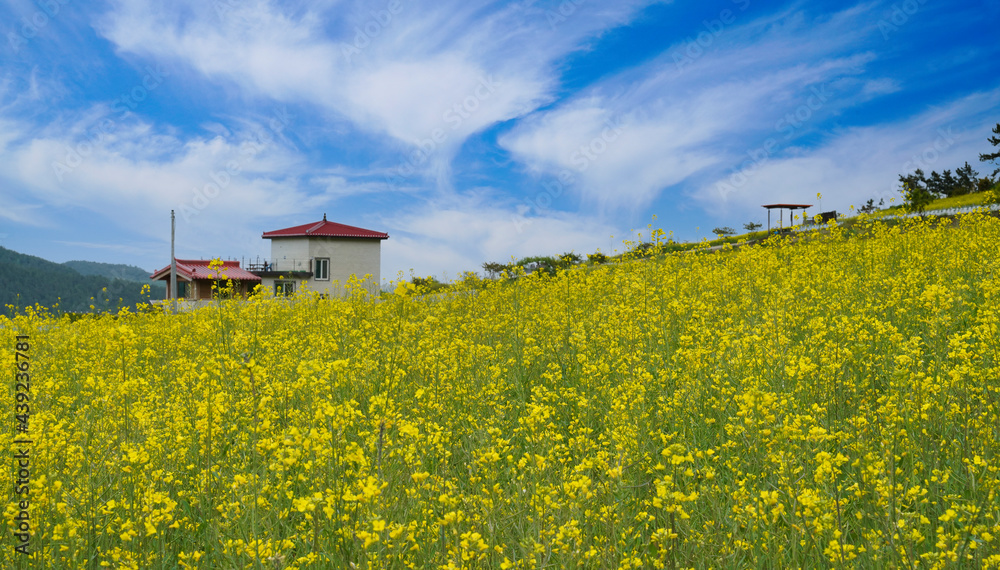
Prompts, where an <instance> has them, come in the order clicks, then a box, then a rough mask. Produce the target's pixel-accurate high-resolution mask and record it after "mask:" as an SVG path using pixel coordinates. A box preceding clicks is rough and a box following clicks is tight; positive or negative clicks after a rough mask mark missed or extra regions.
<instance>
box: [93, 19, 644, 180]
mask: <svg viewBox="0 0 1000 570" xmlns="http://www.w3.org/2000/svg"><path fill="white" fill-rule="evenodd" d="M650 3H654V2H653V1H652V0H642V1H638V0H633V1H630V2H622V3H616V4H615V5H614V6H613V7H602V8H601V9H600V10H597V8H596V6H595V7H590V6H580V7H574V9H573V10H572V13H570V14H568V15H567V16H565V17H563V18H562V21H561V22H559V23H558V30H556V29H552V24H550V19H551V18H550V15H549V14H548V12H551V10H548V11H546V10H545V9H542V8H540V7H535V6H533V4H534V3H533V2H525V3H522V4H514V5H503V4H500V3H489V2H479V3H468V2H457V1H456V2H448V3H444V4H442V3H431V2H417V1H416V0H412V1H409V2H405V1H402V0H401V2H400V3H399V4H398V10H395V13H394V14H390V13H389V12H388V11H387V10H386V9H384V8H383V6H375V7H374V9H373V7H372V5H371V4H370V3H364V2H360V1H358V2H348V3H345V2H342V3H338V4H337V5H336V6H335V7H333V8H331V9H329V10H323V9H321V8H320V7H317V6H312V7H311V8H310V9H309V10H304V11H303V10H292V9H287V8H286V9H281V8H278V7H277V6H275V5H274V4H273V3H270V2H264V1H261V2H256V3H253V4H251V5H248V6H245V7H243V6H241V7H233V8H232V9H231V10H227V11H226V13H225V14H223V15H222V16H221V17H220V16H219V15H218V14H216V13H215V11H214V10H213V9H212V8H211V6H210V4H209V3H181V4H182V5H183V8H181V7H180V6H178V5H176V4H175V3H170V4H158V3H154V2H152V1H151V0H119V1H118V2H115V7H114V9H113V10H112V11H110V12H109V13H108V14H107V15H106V17H105V18H104V19H103V20H102V23H101V25H100V26H99V29H100V30H101V31H102V33H103V34H104V35H105V36H106V37H107V38H108V39H109V40H111V41H112V42H114V43H115V45H116V46H117V47H118V49H119V50H121V51H125V52H132V53H138V54H141V55H145V56H150V57H153V58H155V59H157V60H158V61H166V62H181V63H183V64H185V65H188V66H190V67H191V68H193V69H194V70H196V71H197V72H198V73H200V74H202V75H204V76H206V77H209V78H223V79H227V80H230V81H233V82H235V84H237V85H238V86H239V87H240V88H241V89H243V90H246V91H249V92H252V93H257V94H259V95H262V96H264V97H268V98H271V99H274V100H279V101H286V102H306V103H310V104H314V105H318V106H319V107H321V108H325V109H327V110H328V111H330V112H331V113H332V114H333V115H334V116H342V117H348V118H349V119H350V120H351V121H353V122H354V123H355V124H357V125H359V126H361V127H362V128H364V129H367V130H368V131H370V132H379V133H385V134H387V135H389V136H391V137H393V138H394V139H395V140H396V141H397V144H400V143H401V144H402V145H407V146H412V147H413V148H417V149H419V148H420V145H421V144H424V145H425V146H426V141H428V140H432V141H434V145H433V146H434V150H433V151H430V152H429V153H428V154H430V155H432V156H430V157H426V156H425V157H423V159H422V160H420V161H419V163H415V164H414V165H415V166H417V167H418V170H423V169H426V170H429V171H431V172H441V171H442V170H443V169H446V168H447V166H446V165H447V163H448V162H449V161H450V160H451V158H452V156H453V155H454V152H455V151H456V150H457V148H458V147H459V146H460V145H461V143H462V142H463V141H464V140H465V139H466V138H467V137H468V136H469V135H470V134H472V133H474V132H477V131H479V130H481V129H483V128H485V127H487V126H489V125H492V124H495V123H497V122H500V121H505V120H508V119H511V118H514V117H518V116H521V115H523V114H524V113H526V112H529V111H530V110H532V109H534V108H535V107H537V106H538V105H539V104H541V103H544V102H547V101H550V100H551V97H552V92H553V91H554V89H555V88H556V83H555V82H554V80H553V78H552V74H551V71H552V66H553V65H554V62H555V61H556V60H558V59H559V58H560V57H562V56H564V55H566V54H567V53H569V52H571V51H573V50H575V49H579V47H580V43H581V42H582V41H584V40H585V39H587V38H589V37H592V36H593V35H595V34H597V33H599V32H600V31H601V30H603V29H606V28H607V27H613V26H617V25H620V24H622V23H624V22H626V21H628V19H629V18H630V17H632V16H633V15H634V14H635V13H636V12H637V11H638V10H640V9H641V8H643V7H644V6H645V5H647V4H650ZM216 4H218V3H216ZM227 6H228V5H227ZM387 6H388V4H387ZM573 6H575V5H573ZM182 14H186V16H182ZM336 29H340V30H341V32H340V33H339V35H337V34H333V35H331V34H330V30H336ZM445 38H446V39H445ZM526 44H530V45H531V49H527V50H526V49H524V46H525V45H526ZM435 135H437V136H435ZM435 139H437V140H435ZM409 162H411V163H414V161H412V160H411V161H409Z"/></svg>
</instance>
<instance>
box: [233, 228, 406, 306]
mask: <svg viewBox="0 0 1000 570" xmlns="http://www.w3.org/2000/svg"><path fill="white" fill-rule="evenodd" d="M262 237H263V238H264V239H269V240H271V259H269V260H267V261H265V262H263V263H255V264H252V265H251V266H250V268H249V269H250V270H251V271H252V272H253V273H254V274H255V275H258V276H259V277H260V278H261V285H262V286H263V287H265V288H270V289H272V290H273V291H274V292H275V294H278V295H282V294H284V295H290V294H292V293H294V292H295V291H296V290H297V289H298V288H299V287H300V286H302V285H303V284H305V285H306V287H308V289H309V290H310V291H318V292H320V293H323V294H326V295H330V296H333V295H341V294H342V293H343V291H344V286H345V285H346V284H347V282H348V280H349V279H350V277H351V276H352V275H354V276H356V277H357V279H358V280H359V281H360V280H365V283H366V287H367V288H368V290H369V291H370V292H371V293H372V294H375V293H377V292H378V291H379V288H380V286H381V282H382V279H381V275H380V271H379V269H380V266H381V263H382V240H384V239H389V234H386V233H383V232H376V231H372V230H366V229H364V228H357V227H354V226H348V225H344V224H338V223H336V222H330V221H327V219H326V214H323V220H322V221H319V222H313V223H311V224H303V225H301V226H295V227H291V228H285V229H283V230H274V231H271V232H264V234H263V236H262Z"/></svg>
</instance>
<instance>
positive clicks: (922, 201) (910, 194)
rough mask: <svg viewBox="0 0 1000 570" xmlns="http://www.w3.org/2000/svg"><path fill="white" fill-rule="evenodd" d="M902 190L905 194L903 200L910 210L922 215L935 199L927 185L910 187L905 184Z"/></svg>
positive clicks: (907, 209)
mask: <svg viewBox="0 0 1000 570" xmlns="http://www.w3.org/2000/svg"><path fill="white" fill-rule="evenodd" d="M900 192H901V193H902V194H903V202H904V203H905V205H906V211H908V212H912V213H916V214H921V215H922V214H923V213H924V210H926V209H927V206H928V205H929V204H930V203H931V202H933V201H934V195H933V194H931V192H930V190H929V189H927V188H925V187H921V186H916V187H910V186H909V185H906V184H904V185H903V188H902V190H901V191H900Z"/></svg>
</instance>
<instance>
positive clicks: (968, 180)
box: [955, 162, 979, 194]
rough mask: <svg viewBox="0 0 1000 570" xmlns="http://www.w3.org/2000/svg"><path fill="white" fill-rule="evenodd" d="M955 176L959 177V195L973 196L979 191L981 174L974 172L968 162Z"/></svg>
mask: <svg viewBox="0 0 1000 570" xmlns="http://www.w3.org/2000/svg"><path fill="white" fill-rule="evenodd" d="M955 174H956V175H957V182H958V193H959V194H972V193H973V192H975V191H976V190H977V182H978V178H979V173H978V172H976V171H975V170H973V169H972V167H971V166H969V163H968V162H966V163H965V166H963V167H961V168H957V169H956V170H955Z"/></svg>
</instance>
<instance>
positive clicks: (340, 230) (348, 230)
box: [261, 214, 389, 239]
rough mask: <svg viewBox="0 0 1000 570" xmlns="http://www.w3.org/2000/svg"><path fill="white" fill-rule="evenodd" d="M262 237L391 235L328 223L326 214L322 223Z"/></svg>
mask: <svg viewBox="0 0 1000 570" xmlns="http://www.w3.org/2000/svg"><path fill="white" fill-rule="evenodd" d="M261 237H263V238H264V239H272V238H286V237H340V238H358V239H389V234H387V233H383V232H376V231H372V230H366V229H364V228H356V227H354V226H348V225H345V224H338V223H337V222H328V221H327V219H326V214H323V220H322V221H319V222H313V223H311V224H302V225H301V226H295V227H292V228H285V229H283V230H274V231H273V232H264V235H263V236H261Z"/></svg>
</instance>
